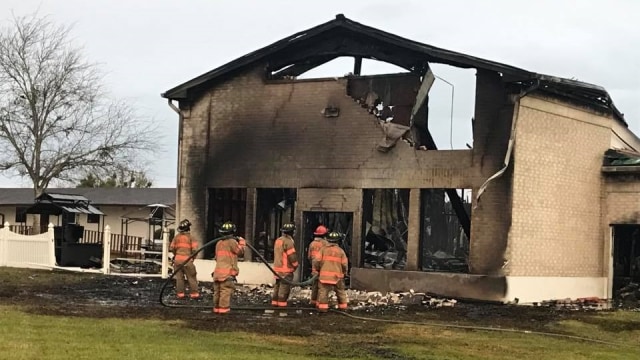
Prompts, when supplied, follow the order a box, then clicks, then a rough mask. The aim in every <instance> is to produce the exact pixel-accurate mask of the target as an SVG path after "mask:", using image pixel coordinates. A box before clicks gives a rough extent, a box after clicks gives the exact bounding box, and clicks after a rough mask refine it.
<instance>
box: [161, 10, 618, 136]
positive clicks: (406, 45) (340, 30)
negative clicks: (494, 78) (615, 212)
mask: <svg viewBox="0 0 640 360" xmlns="http://www.w3.org/2000/svg"><path fill="white" fill-rule="evenodd" d="M340 56H353V57H355V58H356V59H358V58H359V59H363V58H365V59H372V60H379V61H384V62H387V63H390V64H394V65H396V66H399V67H401V68H404V69H406V70H407V71H409V72H412V73H415V74H418V75H420V76H422V75H424V74H425V73H426V72H427V71H428V70H429V63H439V64H447V65H451V66H455V67H460V68H475V69H481V70H489V71H495V72H498V73H500V74H501V75H502V79H503V81H504V82H505V83H507V84H510V85H514V86H515V87H516V88H522V89H524V88H529V87H531V86H532V85H535V86H536V90H537V91H542V92H546V93H550V94H553V95H555V96H559V97H562V98H566V99H568V100H570V101H574V102H578V103H580V104H583V105H586V106H590V107H593V108H595V109H597V110H599V111H603V112H606V113H611V114H613V115H614V116H615V117H616V118H617V119H618V120H620V121H621V122H622V123H624V124H625V125H626V122H625V121H624V116H623V114H621V113H620V112H619V111H618V109H617V108H616V107H615V105H614V104H613V100H612V99H611V97H610V96H609V94H608V93H607V91H606V90H605V89H604V88H603V87H601V86H597V85H592V84H588V83H584V82H581V81H576V80H571V79H565V78H559V77H555V76H550V75H543V74H538V73H535V72H530V71H527V70H524V69H521V68H517V67H514V66H511V65H506V64H501V63H498V62H494V61H491V60H486V59H482V58H478V57H474V56H471V55H466V54H462V53H458V52H455V51H449V50H445V49H441V48H438V47H435V46H431V45H427V44H423V43H419V42H417V41H413V40H409V39H405V38H403V37H400V36H397V35H394V34H391V33H388V32H385V31H382V30H378V29H376V28H373V27H370V26H366V25H363V24H360V23H358V22H355V21H353V20H350V19H348V18H346V17H345V16H344V15H342V14H339V15H337V16H336V18H335V19H334V20H331V21H329V22H326V23H324V24H321V25H318V26H316V27H313V28H311V29H308V30H305V31H301V32H298V33H296V34H293V35H291V36H289V37H286V38H284V39H282V40H280V41H277V42H275V43H273V44H271V45H269V46H266V47H263V48H261V49H259V50H256V51H254V52H251V53H249V54H247V55H244V56H242V57H240V58H238V59H236V60H233V61H231V62H229V63H227V64H225V65H222V66H220V67H218V68H216V69H214V70H211V71H209V72H207V73H205V74H202V75H200V76H198V77H196V78H194V79H191V80H189V81H187V82H185V83H183V84H180V85H178V86H176V87H174V88H172V89H170V90H167V91H166V92H164V93H162V97H164V98H167V99H170V100H187V99H192V98H193V97H194V96H196V95H197V94H199V93H201V92H202V91H203V90H205V89H206V88H207V87H210V86H211V85H212V84H215V83H216V82H219V81H222V80H224V79H226V78H228V77H229V76H233V75H234V74H236V73H237V72H239V71H242V70H245V69H247V68H248V67H250V66H252V65H255V64H256V63H258V62H261V61H266V63H267V64H268V65H267V68H266V72H267V74H269V75H268V76H269V77H271V78H275V79H278V78H287V77H295V76H298V75H301V74H303V73H305V72H306V71H308V70H311V69H313V68H315V67H318V66H320V65H322V64H324V63H327V62H329V61H331V60H333V59H335V58H337V57H340Z"/></svg>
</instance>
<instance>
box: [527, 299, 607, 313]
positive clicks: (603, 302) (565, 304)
mask: <svg viewBox="0 0 640 360" xmlns="http://www.w3.org/2000/svg"><path fill="white" fill-rule="evenodd" d="M534 305H536V304H534ZM537 305H539V306H545V307H550V308H555V309H558V310H560V309H563V310H587V311H588V310H607V309H611V301H609V300H608V299H600V298H597V297H588V298H578V299H569V298H567V299H556V300H548V301H543V302H541V303H539V304H537Z"/></svg>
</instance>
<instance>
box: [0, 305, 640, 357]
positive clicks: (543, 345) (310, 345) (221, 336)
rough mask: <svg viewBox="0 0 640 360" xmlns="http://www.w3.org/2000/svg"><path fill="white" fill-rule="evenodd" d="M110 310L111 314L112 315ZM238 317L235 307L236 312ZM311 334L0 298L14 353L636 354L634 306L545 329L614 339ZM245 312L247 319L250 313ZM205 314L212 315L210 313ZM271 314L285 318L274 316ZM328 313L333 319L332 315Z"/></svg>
mask: <svg viewBox="0 0 640 360" xmlns="http://www.w3.org/2000/svg"><path fill="white" fill-rule="evenodd" d="M116 316H117V315H116ZM234 317H238V320H239V321H242V315H241V314H236V315H234ZM331 319H334V320H335V324H336V325H335V329H336V332H335V333H318V334H317V335H314V336H279V335H259V334H257V333H256V332H251V333H249V332H242V331H235V332H224V331H199V330H193V329H189V328H188V327H186V326H183V325H184V324H183V323H182V322H181V321H177V320H157V319H149V320H142V319H118V318H106V319H95V318H84V317H64V316H46V315H34V314H32V313H30V312H23V310H22V309H21V308H19V307H18V306H16V305H0V358H2V359H7V360H18V359H50V360H56V359H110V360H114V359H154V360H160V359H172V360H175V359H181V358H184V359H278V360H285V359H310V358H313V359H519V360H524V359H536V360H540V359H607V360H609V359H640V313H634V312H615V313H602V314H600V315H595V316H589V317H587V318H585V321H579V320H569V321H563V322H559V323H554V324H553V325H552V326H551V327H550V328H549V329H548V330H549V331H554V332H559V331H562V332H566V333H570V334H574V335H579V336H587V337H590V338H598V339H602V340H607V341H612V342H617V343H624V344H627V345H632V346H634V347H615V346H608V345H604V344H594V343H587V342H582V341H577V340H569V339H561V338H551V337H545V336H539V335H534V334H519V333H498V332H486V331H469V330H457V329H443V328H432V327H425V326H414V325H394V324H389V325H388V326H385V327H384V328H383V330H382V331H379V332H376V333H369V334H367V333H362V334H344V333H341V332H340V321H356V320H351V319H347V318H343V317H338V316H334V317H332V318H331ZM246 320H248V321H250V318H247V319H246ZM211 321H216V319H215V318H213V317H212V318H211ZM273 321H274V322H280V324H279V325H280V326H282V325H283V324H282V323H281V322H282V321H288V320H287V319H273ZM332 321H333V320H332Z"/></svg>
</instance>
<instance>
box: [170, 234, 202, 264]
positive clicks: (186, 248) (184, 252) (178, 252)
mask: <svg viewBox="0 0 640 360" xmlns="http://www.w3.org/2000/svg"><path fill="white" fill-rule="evenodd" d="M197 249H198V242H197V241H195V240H193V238H192V237H191V234H189V233H188V232H185V233H180V234H178V235H176V236H175V237H174V238H173V240H171V245H169V250H170V251H171V252H173V254H174V255H175V256H174V257H173V259H174V261H175V262H176V263H178V264H180V263H183V262H185V261H186V260H187V259H188V258H189V256H191V255H192V254H193V253H194V252H195V251H196V250H197Z"/></svg>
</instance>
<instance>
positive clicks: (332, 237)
mask: <svg viewBox="0 0 640 360" xmlns="http://www.w3.org/2000/svg"><path fill="white" fill-rule="evenodd" d="M340 239H342V234H340V233H339V232H337V231H332V232H330V233H329V235H327V240H328V241H329V242H332V243H337V242H338V241H340Z"/></svg>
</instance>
